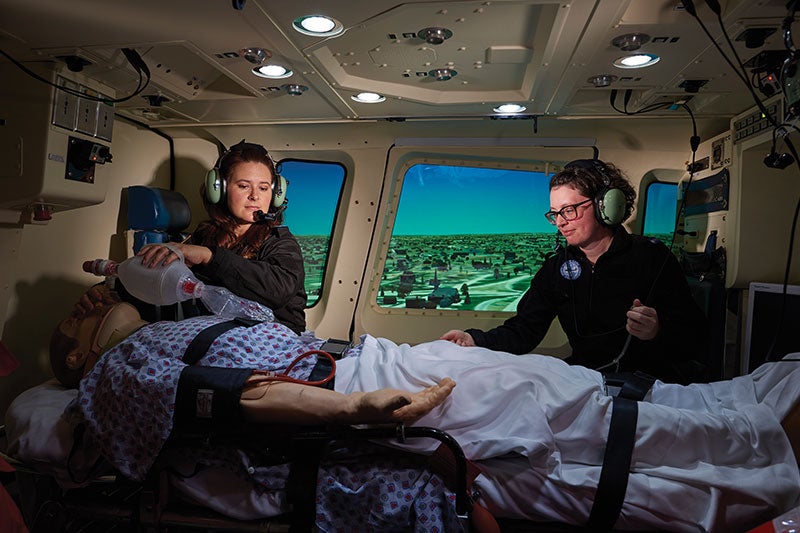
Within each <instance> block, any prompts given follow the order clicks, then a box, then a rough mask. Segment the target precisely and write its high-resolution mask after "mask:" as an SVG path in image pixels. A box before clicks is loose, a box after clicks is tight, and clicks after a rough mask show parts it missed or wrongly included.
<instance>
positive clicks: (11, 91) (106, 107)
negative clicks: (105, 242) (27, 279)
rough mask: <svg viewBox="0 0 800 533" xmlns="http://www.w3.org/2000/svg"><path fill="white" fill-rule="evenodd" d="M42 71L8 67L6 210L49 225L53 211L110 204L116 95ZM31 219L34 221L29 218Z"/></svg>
mask: <svg viewBox="0 0 800 533" xmlns="http://www.w3.org/2000/svg"><path fill="white" fill-rule="evenodd" d="M28 68H30V69H31V70H32V71H33V72H34V74H36V75H38V76H41V77H42V78H44V79H45V80H47V81H48V82H50V83H51V84H53V85H57V86H59V87H63V88H65V89H67V90H66V91H64V90H60V89H57V88H56V87H54V86H53V85H49V84H48V83H45V82H43V81H41V80H37V79H34V77H33V76H31V75H29V74H26V73H24V72H23V71H22V70H20V69H19V68H18V67H17V66H15V65H13V64H11V63H3V64H0V78H2V79H3V83H2V84H0V101H2V102H3V106H2V111H0V113H2V116H0V182H1V183H2V184H3V194H2V195H0V209H3V210H10V211H19V212H22V213H25V214H30V221H32V222H46V221H47V220H49V219H50V217H51V216H52V213H54V212H58V211H63V210H67V209H74V208H78V207H83V206H87V205H92V204H98V203H101V202H103V201H104V200H105V196H106V189H107V179H108V178H107V177H104V176H103V175H102V172H101V171H99V169H100V168H101V166H102V165H104V164H106V163H110V162H111V158H112V154H111V138H112V129H113V121H114V107H113V106H112V105H111V104H109V103H108V102H106V101H104V100H105V99H110V98H113V94H112V91H111V90H110V89H108V88H105V87H100V86H98V84H97V83H92V82H91V81H90V80H88V79H82V77H81V76H80V75H79V74H76V73H73V72H69V71H67V70H66V69H64V70H59V69H57V68H56V67H55V65H54V64H51V63H42V64H37V65H29V66H28ZM23 221H28V217H27V216H23Z"/></svg>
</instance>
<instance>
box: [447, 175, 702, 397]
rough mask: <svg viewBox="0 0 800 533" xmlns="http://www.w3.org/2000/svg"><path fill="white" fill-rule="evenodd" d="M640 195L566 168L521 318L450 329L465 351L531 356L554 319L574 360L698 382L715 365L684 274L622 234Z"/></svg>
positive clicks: (612, 179)
mask: <svg viewBox="0 0 800 533" xmlns="http://www.w3.org/2000/svg"><path fill="white" fill-rule="evenodd" d="M635 198H636V192H635V191H634V189H633V187H632V186H631V185H630V183H629V182H628V180H627V179H626V178H625V177H624V176H623V175H622V173H621V172H620V171H619V169H617V168H616V167H615V166H614V165H612V164H609V163H603V162H602V161H599V160H595V159H580V160H577V161H573V162H571V163H569V164H567V165H566V166H565V168H564V170H562V171H561V172H559V173H557V174H555V175H554V176H553V177H552V179H551V180H550V211H548V212H547V213H545V215H544V216H545V217H546V218H547V220H549V221H550V223H551V224H553V225H554V226H556V228H557V230H558V234H557V239H560V238H563V239H564V240H565V241H566V245H565V246H562V245H561V244H560V243H559V244H558V246H557V248H556V251H555V253H553V254H552V255H551V256H550V257H548V259H547V260H546V261H545V262H544V264H543V265H542V267H541V268H540V270H539V271H538V272H537V273H536V275H535V276H534V278H533V280H532V281H531V286H530V288H529V289H528V291H527V292H526V293H525V295H524V296H523V297H522V299H521V300H520V302H519V304H518V306H517V314H516V315H515V316H513V317H511V318H509V319H508V320H506V321H505V323H503V324H502V325H500V326H498V327H496V328H494V329H492V330H489V331H482V330H479V329H468V330H466V331H461V330H451V331H448V332H447V333H445V334H444V335H443V336H442V337H441V338H442V339H444V340H449V341H451V342H454V343H456V344H459V345H462V346H483V347H486V348H491V349H493V350H500V351H505V352H510V353H515V354H524V353H529V352H530V351H531V350H532V349H534V348H535V347H536V346H537V345H538V344H539V342H541V340H542V339H543V338H544V336H545V334H546V333H547V331H548V329H549V327H550V324H551V323H552V321H553V319H554V318H555V317H556V316H557V317H558V319H559V322H560V324H561V327H562V329H563V330H564V332H565V333H566V335H567V337H568V339H569V343H570V346H571V348H572V354H571V355H570V356H569V357H568V358H567V361H568V362H569V363H572V364H580V365H584V366H587V367H589V368H594V369H597V370H602V371H608V372H624V371H643V372H645V373H647V374H650V375H651V376H653V377H656V378H659V379H661V380H663V381H674V382H688V381H691V380H697V379H701V378H702V375H700V373H699V372H700V370H701V369H702V365H701V364H698V361H704V360H707V359H708V356H707V351H708V350H707V342H706V339H707V335H706V318H705V315H704V314H703V312H702V311H701V310H700V308H699V307H698V306H697V304H696V303H695V301H694V299H693V298H692V295H691V293H690V291H689V286H688V284H687V282H686V279H685V277H684V275H683V272H682V270H681V267H680V265H679V264H678V261H677V260H676V259H675V257H674V256H673V255H672V253H671V252H670V251H669V249H668V248H667V247H666V246H665V245H664V244H662V243H661V242H659V241H657V240H655V239H649V238H645V237H642V236H639V235H631V234H630V233H628V232H627V231H626V230H625V228H624V227H623V226H622V223H623V222H624V221H625V220H627V219H628V218H629V217H630V215H631V212H632V211H633V203H634V200H635Z"/></svg>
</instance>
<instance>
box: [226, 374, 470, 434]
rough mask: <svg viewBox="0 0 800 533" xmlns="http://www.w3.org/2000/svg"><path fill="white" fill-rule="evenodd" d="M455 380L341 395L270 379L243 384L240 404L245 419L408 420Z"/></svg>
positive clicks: (317, 421)
mask: <svg viewBox="0 0 800 533" xmlns="http://www.w3.org/2000/svg"><path fill="white" fill-rule="evenodd" d="M455 386H456V384H455V382H454V381H453V380H452V379H450V378H445V379H443V380H442V381H441V382H440V383H439V384H437V385H433V386H431V387H428V388H426V389H423V390H421V391H419V392H415V393H410V392H407V391H401V390H396V389H379V390H376V391H372V392H353V393H351V394H342V393H339V392H335V391H332V390H328V389H324V388H320V387H311V386H308V385H302V384H299V383H289V382H281V381H274V382H269V383H263V382H262V383H259V384H257V385H255V386H252V387H249V388H248V386H247V385H245V389H244V391H243V393H242V398H241V401H240V405H241V407H242V413H243V414H244V417H245V419H246V420H249V421H251V422H260V423H278V424H283V423H290V424H308V425H313V424H328V423H335V424H366V423H376V422H411V421H413V420H416V419H418V418H420V417H422V416H424V415H425V414H427V413H429V412H430V411H431V410H432V409H433V408H434V407H436V406H437V405H440V404H441V403H442V402H444V400H445V399H446V398H447V396H449V395H450V393H451V392H452V390H453V388H454V387H455Z"/></svg>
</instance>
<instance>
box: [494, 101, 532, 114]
mask: <svg viewBox="0 0 800 533" xmlns="http://www.w3.org/2000/svg"><path fill="white" fill-rule="evenodd" d="M525 109H526V107H525V106H524V105H519V104H502V105H499V106H497V107H495V108H494V112H495V113H502V114H504V115H509V114H513V113H522V112H523V111H525Z"/></svg>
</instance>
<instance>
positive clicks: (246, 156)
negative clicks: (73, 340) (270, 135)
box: [76, 140, 306, 333]
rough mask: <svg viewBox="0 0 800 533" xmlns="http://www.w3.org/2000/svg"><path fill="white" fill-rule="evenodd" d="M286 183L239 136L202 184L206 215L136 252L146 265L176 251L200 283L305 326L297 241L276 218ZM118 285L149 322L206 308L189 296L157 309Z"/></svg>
mask: <svg viewBox="0 0 800 533" xmlns="http://www.w3.org/2000/svg"><path fill="white" fill-rule="evenodd" d="M286 186H287V182H286V180H285V179H284V178H282V177H281V176H280V175H279V174H278V172H277V171H276V168H275V162H274V161H273V160H272V157H271V156H270V155H269V153H268V152H267V150H266V149H265V148H264V147H263V146H261V145H260V144H253V143H248V142H245V141H244V140H242V141H241V142H239V143H237V144H235V145H233V146H231V147H230V148H229V149H228V150H227V151H225V152H224V153H223V154H222V155H221V156H220V157H219V159H218V160H217V162H216V164H215V165H214V168H213V169H212V170H210V171H209V172H208V174H207V176H206V179H205V181H204V182H203V184H202V185H201V190H200V192H201V195H202V198H203V205H204V207H205V208H206V212H207V213H208V217H209V218H208V220H205V221H204V222H201V223H200V225H199V226H198V227H197V229H196V230H195V232H194V233H193V234H192V235H191V236H190V237H189V239H187V240H186V241H185V242H183V243H180V244H178V243H171V244H169V245H168V246H167V245H164V244H150V245H146V246H144V247H142V249H141V250H139V252H138V254H137V255H139V256H141V257H142V262H143V263H144V264H145V265H148V266H150V267H156V266H158V265H161V264H164V265H166V264H169V263H171V262H173V261H177V260H178V259H179V258H180V257H181V256H182V257H183V260H184V261H185V262H186V264H187V266H189V267H190V268H191V269H192V271H193V272H194V273H195V275H196V276H197V277H198V279H200V280H201V281H203V282H204V283H207V284H210V285H218V286H221V287H225V288H227V289H228V290H230V291H231V292H233V293H234V294H236V295H238V296H241V297H243V298H247V299H248V300H254V301H257V302H259V303H261V304H264V305H266V306H267V307H269V308H271V309H272V310H273V312H274V313H275V320H276V321H277V322H280V323H282V324H284V325H286V326H288V327H289V328H291V329H292V331H294V332H295V333H302V332H303V330H305V326H306V322H305V306H306V292H305V287H304V283H305V270H304V266H303V256H302V252H301V250H300V245H299V244H298V243H297V240H296V239H295V238H294V236H293V235H292V234H291V233H290V232H289V230H288V229H287V228H286V226H283V225H282V224H283V211H284V209H285V208H286V199H285V195H286ZM117 289H118V291H119V292H120V293H121V296H122V298H123V299H124V300H126V301H132V303H134V304H135V305H136V306H137V308H138V309H139V312H140V313H141V314H142V318H144V319H145V320H147V321H150V322H152V321H155V320H160V319H162V318H163V319H167V318H170V319H171V318H188V317H191V316H197V315H203V314H208V313H207V312H206V311H205V309H204V308H202V307H200V306H202V304H201V303H199V302H198V303H197V304H195V303H194V302H192V301H191V300H190V301H186V302H182V304H178V305H180V306H181V308H180V312H178V311H177V310H175V309H158V311H156V310H155V309H153V308H152V306H148V305H145V304H143V303H142V302H139V301H138V300H135V299H134V298H133V297H132V296H130V295H128V294H127V292H126V291H125V290H124V287H121V284H120V283H117ZM100 292H101V291H100V290H99V289H97V288H95V289H92V290H90V291H89V292H88V293H87V294H86V295H85V296H84V297H83V298H81V302H79V304H78V306H76V308H77V311H78V312H80V310H81V308H85V309H87V310H88V309H91V306H92V305H93V304H94V303H95V302H96V301H98V299H99V298H103V296H101V295H100ZM105 299H108V296H107V295H105Z"/></svg>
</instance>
